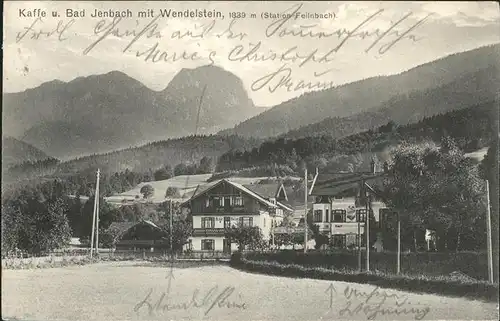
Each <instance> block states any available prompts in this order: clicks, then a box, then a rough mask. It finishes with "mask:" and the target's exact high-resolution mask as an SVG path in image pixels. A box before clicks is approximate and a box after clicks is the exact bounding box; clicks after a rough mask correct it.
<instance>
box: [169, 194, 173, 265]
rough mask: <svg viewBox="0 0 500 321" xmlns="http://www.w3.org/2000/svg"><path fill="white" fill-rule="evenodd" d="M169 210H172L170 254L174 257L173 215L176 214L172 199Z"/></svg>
mask: <svg viewBox="0 0 500 321" xmlns="http://www.w3.org/2000/svg"><path fill="white" fill-rule="evenodd" d="M169 212H170V255H171V257H172V258H173V257H174V244H173V235H172V233H173V224H172V217H173V216H174V213H172V199H170V202H169Z"/></svg>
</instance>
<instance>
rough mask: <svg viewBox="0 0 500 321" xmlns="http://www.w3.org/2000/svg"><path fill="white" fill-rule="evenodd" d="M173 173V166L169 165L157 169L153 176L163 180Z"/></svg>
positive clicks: (157, 179) (156, 179)
mask: <svg viewBox="0 0 500 321" xmlns="http://www.w3.org/2000/svg"><path fill="white" fill-rule="evenodd" d="M172 174H173V173H172V168H171V167H170V166H168V165H167V166H165V167H162V168H160V169H158V170H157V171H155V172H154V174H153V176H154V179H155V181H162V180H166V179H169V178H171V177H172Z"/></svg>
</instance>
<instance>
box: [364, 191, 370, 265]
mask: <svg viewBox="0 0 500 321" xmlns="http://www.w3.org/2000/svg"><path fill="white" fill-rule="evenodd" d="M365 191H366V188H365ZM365 200H366V223H365V231H366V270H367V271H370V211H371V196H368V194H367V193H366V194H365Z"/></svg>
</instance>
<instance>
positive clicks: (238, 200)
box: [231, 196, 243, 207]
mask: <svg viewBox="0 0 500 321" xmlns="http://www.w3.org/2000/svg"><path fill="white" fill-rule="evenodd" d="M231 201H232V205H233V206H237V207H238V206H243V197H241V196H233V197H232V198H231Z"/></svg>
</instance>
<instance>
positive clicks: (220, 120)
mask: <svg viewBox="0 0 500 321" xmlns="http://www.w3.org/2000/svg"><path fill="white" fill-rule="evenodd" d="M213 79H218V81H217V82H214V81H213ZM204 86H206V87H207V90H206V93H205V97H203V102H202V105H201V113H200V114H201V117H200V123H199V124H198V125H199V126H198V127H199V128H196V127H197V126H196V123H195V120H196V115H197V112H198V107H199V106H200V102H199V100H200V96H201V91H202V87H204ZM4 106H5V108H4V113H3V123H4V131H3V132H4V134H5V135H8V136H13V137H17V138H20V139H22V140H23V141H25V142H27V143H29V144H31V145H33V146H35V147H37V148H39V149H41V150H44V151H46V152H48V153H49V154H51V155H54V156H57V157H59V158H61V159H70V158H74V157H77V156H83V155H89V154H92V153H102V152H107V151H111V150H116V149H120V148H126V147H129V146H134V145H140V144H144V143H148V142H151V141H157V140H162V139H168V138H176V137H183V136H189V135H191V134H212V133H215V132H217V131H219V130H221V129H223V128H230V127H232V126H234V125H236V124H237V123H239V122H241V121H243V120H244V119H246V118H249V117H252V116H254V115H255V114H257V113H259V112H261V111H262V110H263V109H265V108H258V107H256V106H255V105H254V104H253V101H252V100H251V99H250V98H249V97H248V94H247V93H246V91H245V89H244V87H243V84H242V82H241V80H240V79H239V78H238V77H236V76H235V75H233V74H232V73H230V72H228V71H226V70H224V69H223V68H221V67H217V66H202V67H198V68H193V69H187V68H184V69H182V70H181V71H180V72H179V73H178V74H177V75H176V76H175V77H174V78H173V79H172V81H170V82H169V83H168V84H167V85H166V87H165V88H164V89H163V90H159V91H155V90H152V89H150V88H148V87H146V86H145V85H144V84H142V83H141V82H140V81H138V80H136V79H134V78H132V77H130V76H128V75H127V74H126V73H124V72H122V71H110V72H108V73H104V74H100V75H90V76H86V77H77V78H75V79H73V80H71V81H68V82H63V81H60V80H54V81H50V82H46V83H43V84H41V85H40V86H38V87H35V88H30V89H26V90H25V91H22V92H19V93H11V94H5V95H4ZM61 133H64V134H63V135H61Z"/></svg>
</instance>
